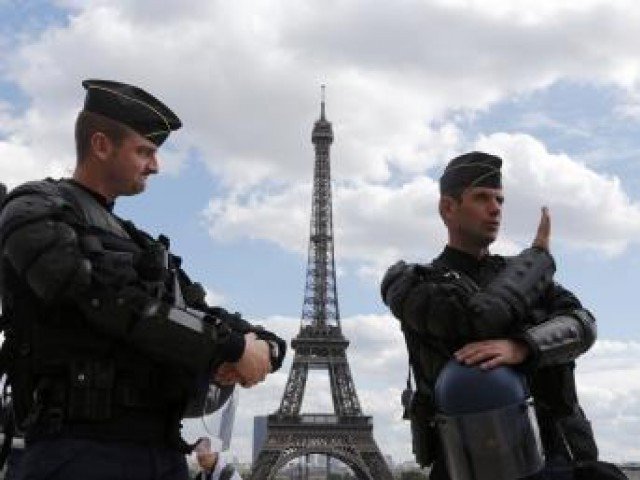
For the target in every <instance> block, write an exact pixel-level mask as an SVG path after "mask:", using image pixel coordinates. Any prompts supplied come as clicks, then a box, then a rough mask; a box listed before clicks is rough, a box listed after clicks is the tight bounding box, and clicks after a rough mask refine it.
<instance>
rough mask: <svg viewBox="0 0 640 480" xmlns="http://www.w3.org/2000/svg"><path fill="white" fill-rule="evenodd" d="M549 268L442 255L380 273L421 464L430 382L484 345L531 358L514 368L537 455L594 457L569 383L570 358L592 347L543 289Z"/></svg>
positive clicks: (557, 293)
mask: <svg viewBox="0 0 640 480" xmlns="http://www.w3.org/2000/svg"><path fill="white" fill-rule="evenodd" d="M554 268H555V265H554V263H553V259H551V258H550V257H549V255H548V254H547V253H541V252H540V251H539V250H537V249H527V250H525V251H524V252H523V253H522V254H521V255H519V256H516V257H511V258H509V257H500V256H494V255H490V256H486V257H484V258H483V259H482V260H481V261H478V260H476V259H474V258H472V257H471V256H469V255H467V254H465V253H463V252H460V251H457V250H454V249H451V248H449V247H447V248H446V249H445V251H444V252H443V254H442V255H440V257H438V258H436V259H435V260H434V261H433V262H432V263H431V264H428V265H415V264H413V265H411V264H406V263H404V262H398V263H397V264H396V265H394V266H392V267H391V268H390V269H389V270H388V271H387V274H386V275H385V277H384V278H383V280H382V284H381V293H382V298H383V301H384V302H385V304H387V305H388V306H389V308H390V310H391V311H392V313H393V314H394V316H396V317H397V318H398V319H399V320H400V324H401V327H402V331H403V333H404V337H405V341H406V343H407V349H408V353H409V361H410V365H411V369H412V370H413V372H414V373H415V378H416V385H417V394H416V395H415V398H418V399H420V401H416V400H414V401H413V402H412V406H413V408H411V409H409V412H408V413H409V416H410V418H411V421H412V432H414V433H413V439H414V452H415V453H416V459H417V461H418V462H419V463H420V464H421V465H423V466H426V465H429V464H431V463H432V462H433V461H434V459H437V458H438V457H439V455H441V454H439V453H438V452H439V451H441V449H440V448H439V447H438V444H439V443H440V440H439V438H438V434H437V433H436V431H435V428H434V424H435V412H436V407H435V401H434V386H435V383H436V380H437V378H438V375H439V374H440V372H441V371H442V369H443V368H444V367H445V365H446V364H447V362H448V361H449V360H450V359H451V358H453V354H454V352H455V351H456V350H458V349H459V348H461V347H462V346H464V345H466V344H467V343H470V342H473V341H478V340H481V339H491V338H512V339H517V340H520V341H523V342H526V343H527V345H528V346H529V349H530V351H531V355H530V356H529V358H528V359H527V360H526V362H525V363H524V364H522V365H521V366H520V367H519V368H520V369H521V370H522V371H523V372H524V373H525V374H526V376H527V377H528V381H529V385H530V391H531V394H532V396H533V398H534V400H535V411H536V415H537V418H538V423H539V427H540V434H541V438H542V443H543V445H544V448H545V450H547V452H548V453H549V452H551V453H552V454H554V455H556V454H558V455H562V456H564V457H566V458H568V459H573V460H595V459H596V458H597V447H596V444H595V440H594V438H593V432H592V431H591V428H590V426H589V422H588V421H587V420H586V418H585V416H584V413H583V412H582V410H581V409H580V407H579V404H578V399H577V395H576V387H575V379H574V374H573V369H574V359H575V358H576V357H577V356H578V355H580V354H581V353H583V352H584V351H586V350H587V349H588V348H589V347H590V346H591V345H592V344H593V342H594V341H595V336H596V329H595V320H594V319H593V317H592V316H591V314H590V313H589V312H588V311H586V310H584V309H583V308H582V306H581V304H580V302H579V301H578V300H577V298H576V297H575V296H574V295H572V294H571V293H570V292H568V291H567V290H565V289H564V288H562V287H561V286H559V285H558V284H556V283H555V282H552V281H551V274H552V273H553V270H554ZM425 417H426V418H427V421H425ZM416 431H419V433H418V434H416V433H415V432H416ZM416 440H417V441H416Z"/></svg>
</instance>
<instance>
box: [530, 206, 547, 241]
mask: <svg viewBox="0 0 640 480" xmlns="http://www.w3.org/2000/svg"><path fill="white" fill-rule="evenodd" d="M550 238H551V217H549V209H548V208H547V207H542V212H541V215H540V223H539V224H538V231H537V232H536V237H535V238H534V239H533V244H532V246H533V247H538V248H542V249H543V250H546V251H547V252H548V251H549V239H550Z"/></svg>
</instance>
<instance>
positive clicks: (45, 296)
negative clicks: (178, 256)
mask: <svg viewBox="0 0 640 480" xmlns="http://www.w3.org/2000/svg"><path fill="white" fill-rule="evenodd" d="M0 228H1V233H2V237H1V240H2V246H3V251H4V254H5V255H4V258H3V265H2V267H3V268H2V270H3V273H4V274H5V280H6V282H5V288H4V294H3V307H4V308H5V313H6V314H7V316H8V317H9V318H10V319H16V321H12V322H10V323H11V326H10V328H9V329H8V331H7V340H8V344H9V346H10V347H11V349H10V350H11V352H10V356H11V357H12V362H11V365H12V367H11V370H10V371H9V377H10V381H11V383H12V389H13V391H12V395H13V402H14V406H15V410H16V417H17V419H18V421H19V423H20V426H21V427H22V428H26V429H27V440H28V441H29V440H33V439H37V438H42V437H47V436H51V435H63V436H64V435H67V436H72V437H80V438H95V439H108V440H130V441H141V442H145V443H152V444H164V445H171V446H176V445H178V444H180V436H179V427H180V426H179V420H180V418H181V417H182V414H183V411H184V408H185V405H186V403H187V401H188V399H189V398H190V397H192V396H193V395H194V392H196V390H197V387H198V385H199V384H200V385H201V384H202V380H203V377H204V379H205V384H206V380H207V379H208V375H209V374H210V373H209V372H210V371H211V369H212V368H213V367H214V366H215V364H216V362H219V360H216V358H217V355H218V354H219V352H217V351H216V340H217V339H218V337H219V336H220V335H219V332H220V331H221V325H220V324H218V325H215V324H212V322H206V321H204V320H203V317H204V314H201V315H196V314H195V313H193V312H191V313H189V312H188V311H187V310H186V309H183V310H181V311H177V310H176V309H174V308H172V307H171V303H169V302H170V301H171V299H168V298H165V297H166V295H168V294H169V293H168V292H169V291H168V290H167V291H165V292H163V291H162V287H161V286H162V285H163V284H164V283H165V281H166V275H167V270H166V265H165V266H163V265H140V262H141V261H142V262H144V261H145V259H147V260H146V261H147V262H148V258H149V256H150V255H151V257H153V251H154V249H155V250H158V249H160V250H161V249H162V245H160V244H159V243H158V242H157V241H154V240H153V239H151V237H149V236H148V235H146V234H144V233H143V232H140V231H138V230H137V229H135V227H133V225H131V224H128V223H125V222H122V221H120V220H119V219H117V218H116V217H115V216H114V215H113V214H111V213H110V212H109V211H108V210H107V209H106V208H105V207H104V206H103V205H101V204H100V203H99V202H98V201H97V199H96V198H94V197H93V196H92V195H91V194H90V193H88V192H87V191H85V190H84V189H82V188H81V187H79V186H78V185H75V184H73V183H70V182H68V181H59V182H54V181H51V180H46V181H42V182H33V183H31V184H26V185H24V186H22V187H19V188H18V189H15V190H14V191H12V192H11V194H10V195H9V197H8V199H7V202H6V203H5V208H4V209H3V211H2V216H0ZM33 245H39V247H38V248H34V247H33ZM149 252H152V253H151V254H150V255H149ZM173 260H174V261H175V258H174V259H173ZM145 267H146V272H147V275H146V277H147V278H145V275H144V273H143V275H140V273H139V270H140V271H143V272H144V271H145ZM175 267H176V268H179V265H175ZM154 270H155V272H156V273H155V277H154V278H149V277H150V276H153V275H149V271H154ZM182 277H185V276H184V274H182ZM182 277H181V278H182ZM182 279H184V278H182ZM189 287H190V285H188V284H185V288H186V289H188V288H189ZM173 320H175V322H174V321H173ZM178 321H180V323H178ZM223 333H224V332H223ZM176 337H177V338H178V340H176ZM180 339H181V340H182V341H180ZM178 347H180V348H178Z"/></svg>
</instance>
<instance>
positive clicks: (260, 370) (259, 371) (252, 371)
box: [233, 332, 271, 387]
mask: <svg viewBox="0 0 640 480" xmlns="http://www.w3.org/2000/svg"><path fill="white" fill-rule="evenodd" d="M244 339H245V347H244V352H243V353H242V357H240V360H238V361H237V362H236V363H235V364H233V365H234V366H235V369H236V372H237V374H238V376H239V378H240V384H241V385H242V386H243V387H252V386H254V385H255V384H257V383H258V382H261V381H263V380H264V378H265V377H266V376H267V374H268V373H269V372H271V354H270V351H269V344H268V343H267V342H265V341H264V340H260V339H259V338H258V337H257V336H256V334H255V333H253V332H249V333H247V334H246V335H245V336H244Z"/></svg>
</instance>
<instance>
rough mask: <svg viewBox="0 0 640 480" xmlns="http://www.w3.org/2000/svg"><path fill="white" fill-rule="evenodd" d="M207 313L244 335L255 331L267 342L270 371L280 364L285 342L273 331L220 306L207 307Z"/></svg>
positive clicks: (284, 352) (284, 353)
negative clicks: (253, 323)
mask: <svg viewBox="0 0 640 480" xmlns="http://www.w3.org/2000/svg"><path fill="white" fill-rule="evenodd" d="M207 313H208V314H209V315H211V316H213V317H215V318H219V319H220V320H222V322H224V323H225V324H226V325H227V326H228V327H229V328H231V329H232V330H233V331H235V332H238V333H241V334H242V335H245V334H247V333H251V332H252V333H255V335H256V337H258V338H259V339H260V340H264V341H265V342H267V343H268V344H269V352H270V356H271V371H272V372H275V371H276V370H278V369H279V368H280V367H281V366H282V361H283V360H284V357H285V355H286V353H287V342H285V341H284V340H283V339H282V338H280V337H278V336H277V335H276V334H275V333H273V332H271V331H269V330H266V329H265V328H263V327H262V326H260V325H252V324H251V323H249V322H247V321H246V320H245V319H244V318H242V316H241V315H240V313H238V312H235V313H229V312H228V311H227V310H225V309H224V308H222V307H209V308H208V309H207Z"/></svg>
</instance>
